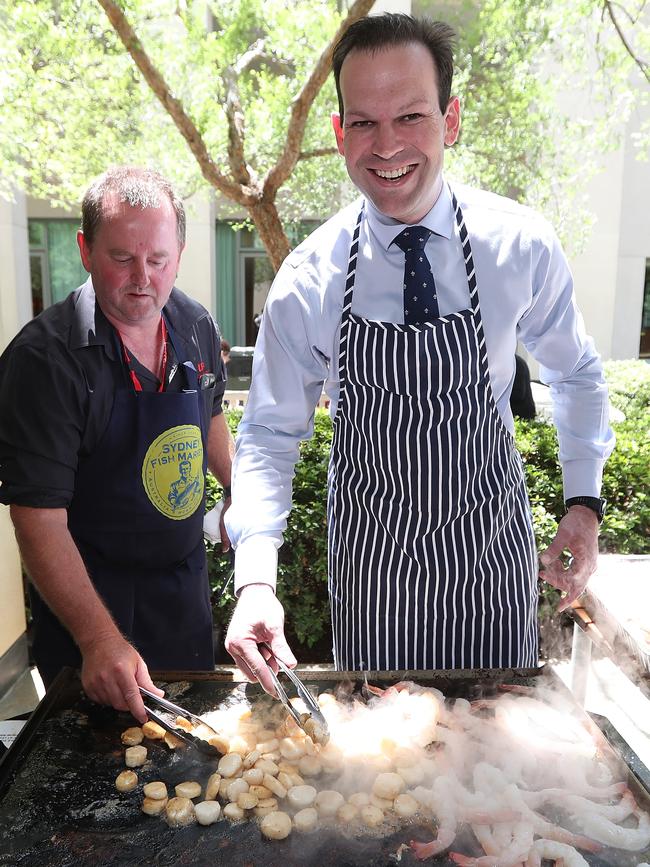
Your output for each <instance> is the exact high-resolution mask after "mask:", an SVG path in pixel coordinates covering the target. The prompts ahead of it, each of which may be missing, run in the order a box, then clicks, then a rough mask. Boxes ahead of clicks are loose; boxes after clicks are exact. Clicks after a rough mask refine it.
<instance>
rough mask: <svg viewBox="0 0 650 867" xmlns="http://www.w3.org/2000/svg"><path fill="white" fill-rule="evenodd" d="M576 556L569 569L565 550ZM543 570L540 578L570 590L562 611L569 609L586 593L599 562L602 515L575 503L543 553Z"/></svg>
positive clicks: (564, 590) (561, 604) (563, 600)
mask: <svg viewBox="0 0 650 867" xmlns="http://www.w3.org/2000/svg"><path fill="white" fill-rule="evenodd" d="M565 550H567V551H569V552H570V554H571V556H572V557H573V560H572V562H571V563H570V565H569V567H568V568H567V569H565V568H564V565H563V563H562V561H561V559H560V557H561V555H562V552H563V551H565ZM539 559H540V562H541V563H542V565H543V567H544V568H543V570H542V571H541V572H540V577H541V578H543V579H544V581H548V583H549V584H552V585H553V587H557V589H558V590H561V591H562V592H564V593H566V596H564V597H563V599H562V601H561V602H560V604H559V605H558V609H557V610H558V613H559V612H561V611H564V610H565V609H567V608H568V607H569V606H570V605H571V603H572V602H574V601H575V600H576V599H577V598H578V596H580V595H581V594H582V593H584V591H585V588H586V587H587V582H588V581H589V578H590V577H591V576H592V575H593V573H594V572H595V570H596V565H597V563H598V518H597V516H596V514H595V513H594V512H593V511H592V510H591V509H588V508H587V507H586V506H571V508H570V509H569V511H568V512H567V513H566V515H565V516H564V517H563V518H562V520H561V521H560V523H559V525H558V528H557V533H556V534H555V538H554V539H553V541H552V542H551V544H550V545H549V546H548V548H547V549H546V551H543V552H542V553H541V554H540V555H539Z"/></svg>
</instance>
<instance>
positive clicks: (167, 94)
mask: <svg viewBox="0 0 650 867" xmlns="http://www.w3.org/2000/svg"><path fill="white" fill-rule="evenodd" d="M98 2H99V4H100V5H101V6H102V8H103V9H104V12H105V13H106V15H107V17H108V20H109V21H110V23H111V25H112V27H113V29H114V30H115V32H116V33H117V35H118V36H119V37H120V39H121V40H122V43H123V45H124V47H125V48H126V50H127V51H128V52H129V54H130V55H131V58H132V59H133V62H134V63H135V64H136V66H137V67H138V69H139V70H140V72H141V73H142V75H143V77H144V79H145V81H146V82H147V84H148V85H149V87H150V88H151V90H152V91H153V92H154V94H155V95H156V96H157V97H158V99H159V100H160V102H161V103H162V105H163V108H164V109H165V110H166V111H167V113H168V114H169V116H170V117H171V119H172V120H173V122H174V124H175V125H176V128H177V129H178V131H179V132H180V134H181V135H182V136H183V138H184V139H185V141H186V142H187V144H188V146H189V148H190V150H191V151H192V153H193V154H194V157H195V158H196V161H197V162H198V164H199V167H200V169H201V172H202V174H203V177H204V178H205V179H206V181H207V182H208V183H209V184H211V185H212V186H213V187H215V188H216V189H217V190H219V191H220V192H221V193H223V194H224V196H227V197H228V198H229V199H232V200H233V201H235V202H238V203H239V204H241V205H244V206H245V207H246V206H248V205H249V204H250V203H251V201H254V200H256V199H257V198H258V197H257V196H256V195H255V192H254V191H253V190H250V189H247V188H246V186H245V185H242V184H239V183H235V182H234V181H233V180H231V179H230V178H228V177H226V175H224V174H222V172H220V171H219V169H218V168H217V167H216V165H215V163H214V161H213V160H212V158H211V156H210V154H209V153H208V150H207V148H206V146H205V142H204V141H203V139H202V137H201V134H200V132H199V131H198V129H197V128H196V126H195V125H194V122H193V121H192V120H191V118H190V117H189V116H188V114H187V113H186V111H185V109H184V108H183V105H182V103H181V102H180V100H178V99H176V97H175V96H173V95H172V93H171V91H170V89H169V87H168V85H167V83H166V82H165V80H164V78H163V77H162V75H161V74H160V73H159V72H158V70H157V69H156V67H155V66H154V65H153V63H152V62H151V59H150V58H149V56H148V54H147V53H146V51H145V50H144V48H143V47H142V44H141V43H140V40H139V39H138V37H137V35H136V33H135V31H134V30H133V28H132V27H131V25H130V23H129V22H128V20H127V19H126V16H125V15H124V13H123V12H122V10H121V9H120V8H119V6H118V5H117V4H116V3H114V2H113V0H98Z"/></svg>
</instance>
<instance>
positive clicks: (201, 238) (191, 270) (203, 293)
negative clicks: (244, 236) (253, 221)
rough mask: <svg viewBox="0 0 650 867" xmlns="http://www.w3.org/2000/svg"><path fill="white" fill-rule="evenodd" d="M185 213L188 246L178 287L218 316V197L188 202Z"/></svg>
mask: <svg viewBox="0 0 650 867" xmlns="http://www.w3.org/2000/svg"><path fill="white" fill-rule="evenodd" d="M185 211H186V214H187V242H186V245H185V250H184V251H183V256H182V258H181V264H180V268H179V270H178V279H177V281H176V284H177V286H178V287H179V289H182V290H183V292H186V293H187V294H188V295H191V296H192V298H195V299H196V300H197V301H199V302H200V303H201V304H203V306H204V307H207V309H208V310H210V311H211V312H213V313H214V312H215V297H216V274H215V269H216V261H215V259H216V255H215V253H216V251H215V243H216V239H215V229H214V225H215V208H214V197H213V196H212V195H211V194H210V193H205V194H203V195H196V196H194V197H193V198H192V199H191V200H190V201H188V202H185ZM216 312H217V313H218V311H216ZM217 318H218V316H217Z"/></svg>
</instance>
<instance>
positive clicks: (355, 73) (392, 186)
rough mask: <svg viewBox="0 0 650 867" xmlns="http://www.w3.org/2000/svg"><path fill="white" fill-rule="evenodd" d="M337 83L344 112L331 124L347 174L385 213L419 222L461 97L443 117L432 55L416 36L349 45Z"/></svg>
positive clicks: (436, 183) (434, 191) (431, 198)
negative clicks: (364, 47)
mask: <svg viewBox="0 0 650 867" xmlns="http://www.w3.org/2000/svg"><path fill="white" fill-rule="evenodd" d="M340 86H341V94H342V97H343V106H344V112H345V114H344V118H343V122H342V123H341V121H340V118H339V116H338V115H334V117H333V124H334V132H335V134H336V141H337V144H338V148H339V152H340V153H341V154H343V156H344V157H345V164H346V166H347V170H348V174H349V175H350V178H351V179H352V181H353V182H354V184H355V185H356V186H357V187H358V188H359V189H360V190H361V191H362V192H363V193H364V194H365V195H366V196H367V197H368V198H369V199H370V200H371V201H372V203H373V204H374V205H375V207H376V208H377V209H378V210H379V211H381V213H382V214H385V215H386V216H388V217H393V218H394V219H396V220H399V221H400V222H402V223H408V224H411V225H412V224H415V223H417V222H418V221H419V220H421V219H422V217H424V215H425V214H427V213H428V211H430V210H431V208H432V207H433V204H434V203H435V201H436V199H437V198H438V195H439V193H440V189H441V185H442V166H443V159H444V149H445V145H447V146H450V145H452V144H453V143H454V142H455V141H456V139H457V137H458V130H459V126H460V109H459V104H458V99H457V98H455V97H454V98H453V99H451V100H450V101H449V105H448V106H447V109H446V111H445V113H444V115H443V113H442V112H441V111H440V105H439V101H438V75H437V71H436V68H435V65H434V62H433V58H432V57H431V54H430V53H429V50H428V49H427V48H426V46H424V45H422V44H420V43H418V42H411V43H407V44H405V45H396V46H393V47H391V48H387V49H383V50H380V51H376V52H367V51H351V52H350V53H349V54H348V56H347V57H346V58H345V60H344V61H343V65H342V67H341V78H340Z"/></svg>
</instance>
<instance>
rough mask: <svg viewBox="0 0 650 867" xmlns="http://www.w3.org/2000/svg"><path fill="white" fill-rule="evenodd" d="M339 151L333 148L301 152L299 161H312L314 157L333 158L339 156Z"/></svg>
mask: <svg viewBox="0 0 650 867" xmlns="http://www.w3.org/2000/svg"><path fill="white" fill-rule="evenodd" d="M337 153H338V150H337V149H336V148H335V147H331V148H315V150H313V151H300V153H299V154H298V159H299V160H311V159H313V158H314V157H331V156H332V155H333V154H337Z"/></svg>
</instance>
